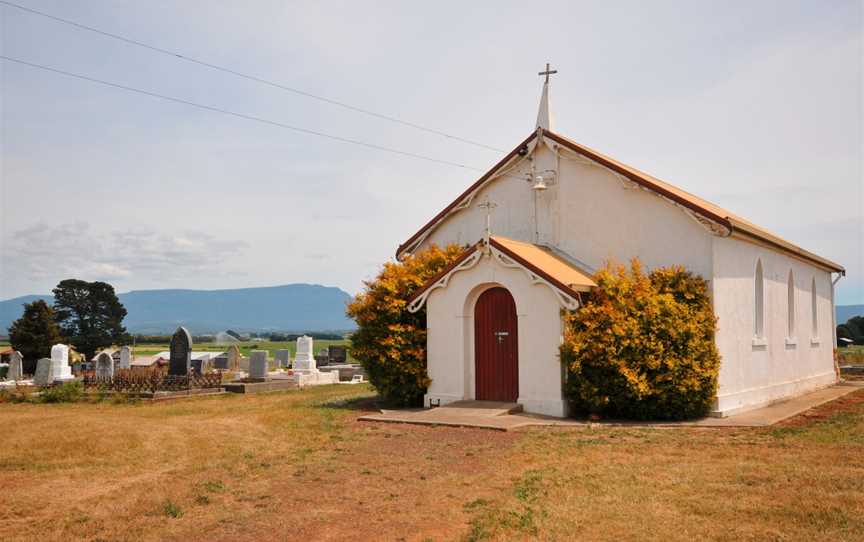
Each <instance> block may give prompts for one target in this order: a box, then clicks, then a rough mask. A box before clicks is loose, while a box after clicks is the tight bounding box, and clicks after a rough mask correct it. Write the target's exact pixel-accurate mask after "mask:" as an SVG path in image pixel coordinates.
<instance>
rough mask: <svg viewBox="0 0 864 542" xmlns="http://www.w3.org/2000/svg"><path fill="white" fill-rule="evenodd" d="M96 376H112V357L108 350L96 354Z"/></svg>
mask: <svg viewBox="0 0 864 542" xmlns="http://www.w3.org/2000/svg"><path fill="white" fill-rule="evenodd" d="M95 365H96V378H114V358H113V357H111V354H109V353H108V352H100V353H99V355H98V356H96V364H95Z"/></svg>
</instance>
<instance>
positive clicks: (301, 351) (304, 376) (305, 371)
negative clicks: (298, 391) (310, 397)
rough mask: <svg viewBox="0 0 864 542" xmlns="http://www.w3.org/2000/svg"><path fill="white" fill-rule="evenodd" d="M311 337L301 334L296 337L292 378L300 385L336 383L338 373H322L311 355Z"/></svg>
mask: <svg viewBox="0 0 864 542" xmlns="http://www.w3.org/2000/svg"><path fill="white" fill-rule="evenodd" d="M312 345H313V341H312V337H308V336H306V335H303V336H302V337H299V338H298V339H297V357H295V358H294V372H293V375H294V376H293V378H294V381H295V382H297V385H298V386H300V387H303V386H317V385H320V384H338V383H339V373H338V372H336V373H322V372H321V371H319V370H318V366H317V365H316V364H315V358H314V357H312Z"/></svg>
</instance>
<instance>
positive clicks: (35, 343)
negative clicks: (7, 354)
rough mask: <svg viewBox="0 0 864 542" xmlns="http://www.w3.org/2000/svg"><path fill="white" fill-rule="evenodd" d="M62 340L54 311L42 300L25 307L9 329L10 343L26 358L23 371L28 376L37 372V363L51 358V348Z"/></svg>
mask: <svg viewBox="0 0 864 542" xmlns="http://www.w3.org/2000/svg"><path fill="white" fill-rule="evenodd" d="M60 340H61V339H60V329H59V328H58V327H57V324H55V323H54V311H53V310H52V309H51V307H49V306H48V304H47V303H45V302H44V301H42V300H41V299H39V300H37V301H34V302H32V303H28V304H26V305H24V314H23V315H22V316H21V318H19V319H17V320H15V321H14V322H13V323H12V325H11V326H10V327H9V342H10V343H11V344H12V348H14V349H15V350H18V351H19V352H21V355H22V356H23V357H24V364H23V370H24V372H25V373H27V374H33V373H34V372H35V371H36V362H37V361H38V360H39V359H40V358H47V357H49V356H50V355H51V347H52V346H53V345H55V344H57V343H59V342H60Z"/></svg>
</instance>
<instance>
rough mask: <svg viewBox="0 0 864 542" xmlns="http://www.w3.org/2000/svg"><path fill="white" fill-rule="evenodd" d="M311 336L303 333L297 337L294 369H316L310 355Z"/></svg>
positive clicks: (313, 359)
mask: <svg viewBox="0 0 864 542" xmlns="http://www.w3.org/2000/svg"><path fill="white" fill-rule="evenodd" d="M312 345H313V341H312V337H309V336H306V335H303V336H302V337H298V338H297V357H295V358H294V370H295V371H314V370H316V369H317V366H316V365H315V358H313V357H312Z"/></svg>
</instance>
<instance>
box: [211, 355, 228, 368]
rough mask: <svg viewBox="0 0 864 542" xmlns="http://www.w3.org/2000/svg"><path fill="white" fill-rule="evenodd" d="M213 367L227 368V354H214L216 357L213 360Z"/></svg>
mask: <svg viewBox="0 0 864 542" xmlns="http://www.w3.org/2000/svg"><path fill="white" fill-rule="evenodd" d="M213 367H215V368H216V369H219V370H221V371H227V370H228V356H226V355H225V354H222V355H221V356H216V359H215V360H214V362H213Z"/></svg>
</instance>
